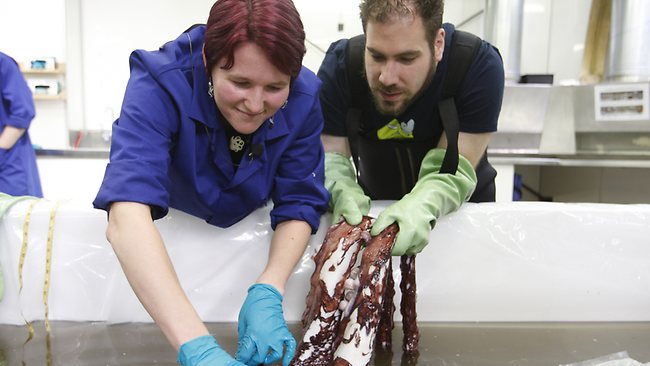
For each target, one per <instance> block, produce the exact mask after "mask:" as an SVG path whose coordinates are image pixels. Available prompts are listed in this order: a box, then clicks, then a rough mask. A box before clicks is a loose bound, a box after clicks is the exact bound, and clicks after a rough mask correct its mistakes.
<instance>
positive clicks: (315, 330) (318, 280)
mask: <svg viewBox="0 0 650 366" xmlns="http://www.w3.org/2000/svg"><path fill="white" fill-rule="evenodd" d="M370 225H371V218H370V217H364V218H363V219H362V221H361V223H360V224H359V225H357V226H352V225H349V224H348V223H346V222H345V221H344V220H343V221H341V222H340V223H338V224H335V225H332V226H331V227H330V228H329V230H328V231H327V234H326V235H325V239H324V240H323V244H322V245H321V247H320V249H319V250H318V252H317V253H316V255H314V262H315V263H316V268H315V269H314V273H313V274H312V276H311V281H310V284H311V288H310V291H309V294H308V295H307V299H306V303H307V304H306V308H305V311H304V312H303V316H302V325H303V334H304V336H303V339H302V341H301V342H300V344H299V345H298V347H297V350H296V354H295V356H294V358H293V360H292V361H291V365H294V366H299V365H305V366H306V365H309V366H318V365H330V364H331V362H332V356H333V354H334V351H335V350H336V346H337V345H338V342H339V339H338V338H337V335H338V333H339V331H338V328H339V327H340V324H341V323H340V320H341V311H340V310H339V304H340V302H341V300H342V299H343V296H344V290H345V289H344V283H345V280H346V279H347V278H348V277H349V275H350V271H351V270H352V268H353V266H354V265H355V263H356V259H357V256H358V254H359V251H360V249H361V247H362V245H363V244H364V243H365V241H366V240H367V239H368V238H369V236H370V235H369V232H368V231H369V229H370ZM333 256H334V257H333ZM331 258H341V259H343V258H346V259H349V261H348V262H347V263H346V264H344V263H342V262H343V261H342V260H339V261H338V262H335V263H330V264H329V265H328V266H327V268H325V265H326V263H327V262H328V260H329V259H331ZM342 265H347V267H346V268H344V269H341V268H338V267H340V266H342ZM328 272H330V273H329V274H328ZM334 273H342V275H341V276H340V277H338V278H337V277H336V276H332V274H334ZM326 281H329V282H330V283H326ZM328 287H330V288H332V287H333V288H334V292H333V294H329V293H328V291H327V288H328ZM310 330H311V331H310Z"/></svg>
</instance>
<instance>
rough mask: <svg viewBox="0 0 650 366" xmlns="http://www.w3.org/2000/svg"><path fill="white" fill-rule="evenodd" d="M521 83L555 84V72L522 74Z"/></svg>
mask: <svg viewBox="0 0 650 366" xmlns="http://www.w3.org/2000/svg"><path fill="white" fill-rule="evenodd" d="M519 84H553V74H527V75H521V77H520V78H519Z"/></svg>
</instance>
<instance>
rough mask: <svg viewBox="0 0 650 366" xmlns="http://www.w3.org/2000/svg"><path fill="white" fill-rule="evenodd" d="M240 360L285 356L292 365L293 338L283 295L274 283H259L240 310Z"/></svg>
mask: <svg viewBox="0 0 650 366" xmlns="http://www.w3.org/2000/svg"><path fill="white" fill-rule="evenodd" d="M237 331H238V332H239V345H238V347H237V355H236V357H237V360H239V361H241V362H244V363H245V364H247V365H260V364H269V363H274V362H277V361H279V360H280V358H282V353H283V351H285V350H284V347H286V351H285V352H284V358H282V365H283V366H288V365H289V363H290V362H291V359H292V358H293V355H294V353H296V340H295V339H294V338H293V335H292V334H291V332H289V328H287V323H286V322H285V321H284V315H283V313H282V295H281V294H280V292H278V290H276V289H275V288H274V287H273V286H271V285H266V284H260V283H258V284H255V285H253V286H251V287H250V288H249V289H248V296H247V297H246V301H244V305H243V306H242V308H241V310H240V311H239V325H238V327H237Z"/></svg>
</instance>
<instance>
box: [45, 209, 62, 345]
mask: <svg viewBox="0 0 650 366" xmlns="http://www.w3.org/2000/svg"><path fill="white" fill-rule="evenodd" d="M58 207H59V202H58V201H57V202H55V203H54V206H53V207H52V211H50V223H49V225H48V228H47V252H46V255H45V280H44V281H43V305H44V306H45V330H46V331H47V333H48V334H49V333H50V320H49V319H48V314H49V312H50V311H49V306H48V301H47V300H48V297H49V294H50V274H51V270H52V239H53V238H54V224H55V220H54V218H55V217H56V210H57V208H58Z"/></svg>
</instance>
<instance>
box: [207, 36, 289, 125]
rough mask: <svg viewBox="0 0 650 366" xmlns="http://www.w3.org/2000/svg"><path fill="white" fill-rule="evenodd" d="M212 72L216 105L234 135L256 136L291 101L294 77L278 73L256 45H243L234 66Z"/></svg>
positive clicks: (238, 51) (237, 53) (236, 50)
mask: <svg viewBox="0 0 650 366" xmlns="http://www.w3.org/2000/svg"><path fill="white" fill-rule="evenodd" d="M225 63H226V60H225V59H223V60H221V62H220V63H219V66H218V67H215V68H214V69H213V70H212V72H211V75H212V83H213V86H214V101H215V103H216V104H217V108H219V111H220V112H221V114H222V115H223V116H224V118H225V119H226V120H227V121H228V123H230V125H231V126H232V127H233V128H234V129H235V131H237V132H239V133H241V134H251V133H253V132H255V131H256V130H257V129H258V128H259V127H260V126H261V125H262V123H264V121H266V120H267V119H268V118H269V117H271V116H273V115H274V114H275V112H276V111H277V110H278V109H279V108H280V107H282V105H283V104H284V102H285V101H286V100H287V98H288V97H289V85H290V82H291V77H290V75H288V74H285V73H283V72H281V71H280V70H278V69H277V68H276V67H275V66H274V65H273V64H272V63H271V62H270V61H269V59H268V57H267V56H266V54H265V53H264V51H263V50H262V49H261V48H260V47H259V46H258V45H256V44H255V43H252V42H244V43H241V44H239V45H238V46H237V47H236V48H235V51H234V64H233V66H232V67H231V68H230V69H224V68H222V66H223V65H225Z"/></svg>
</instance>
